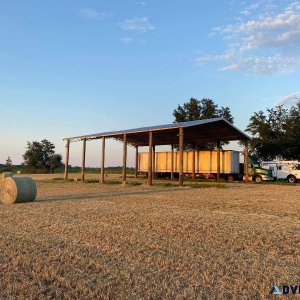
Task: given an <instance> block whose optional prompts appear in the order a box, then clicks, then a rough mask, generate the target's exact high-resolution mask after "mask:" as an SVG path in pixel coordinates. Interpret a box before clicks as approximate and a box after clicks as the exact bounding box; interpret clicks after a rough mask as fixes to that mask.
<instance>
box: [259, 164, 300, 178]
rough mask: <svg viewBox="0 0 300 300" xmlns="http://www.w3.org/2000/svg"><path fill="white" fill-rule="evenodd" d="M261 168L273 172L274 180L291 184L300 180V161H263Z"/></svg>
mask: <svg viewBox="0 0 300 300" xmlns="http://www.w3.org/2000/svg"><path fill="white" fill-rule="evenodd" d="M261 166H262V167H263V168H266V169H269V170H271V171H272V174H273V178H274V179H280V180H287V181H288V182H290V183H296V182H297V180H300V162H299V161H279V160H277V161H263V162H262V163H261Z"/></svg>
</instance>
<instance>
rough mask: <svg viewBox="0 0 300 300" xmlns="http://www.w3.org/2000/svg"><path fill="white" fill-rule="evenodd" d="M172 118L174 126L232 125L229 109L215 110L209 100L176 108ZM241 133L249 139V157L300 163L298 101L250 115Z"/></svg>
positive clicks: (299, 109)
mask: <svg viewBox="0 0 300 300" xmlns="http://www.w3.org/2000/svg"><path fill="white" fill-rule="evenodd" d="M173 116H174V122H175V123H177V122H186V121H194V120H202V119H211V118H218V117H223V118H225V119H226V120H228V121H229V122H230V123H234V117H233V115H232V113H231V110H230V108H229V107H219V106H218V105H217V104H216V103H215V102H214V101H213V100H211V99H202V100H198V99H196V98H191V99H190V100H189V101H187V102H185V103H184V104H183V105H178V107H177V108H176V109H175V110H174V111H173ZM245 131H246V132H248V133H249V134H250V136H251V141H250V145H249V146H250V147H249V148H250V149H249V150H250V154H251V155H254V156H256V157H257V158H258V159H259V160H273V159H276V158H278V159H284V160H300V100H298V101H297V102H296V103H295V105H293V106H291V107H290V108H285V107H284V106H283V105H277V106H275V107H274V108H268V109H267V110H266V112H263V111H258V112H254V113H253V115H252V116H251V117H250V120H249V123H248V125H247V128H246V130H245ZM223 144H224V143H223ZM187 147H188V148H190V147H191V145H188V146H187ZM214 147H215V145H212V144H209V145H202V146H201V149H212V148H214Z"/></svg>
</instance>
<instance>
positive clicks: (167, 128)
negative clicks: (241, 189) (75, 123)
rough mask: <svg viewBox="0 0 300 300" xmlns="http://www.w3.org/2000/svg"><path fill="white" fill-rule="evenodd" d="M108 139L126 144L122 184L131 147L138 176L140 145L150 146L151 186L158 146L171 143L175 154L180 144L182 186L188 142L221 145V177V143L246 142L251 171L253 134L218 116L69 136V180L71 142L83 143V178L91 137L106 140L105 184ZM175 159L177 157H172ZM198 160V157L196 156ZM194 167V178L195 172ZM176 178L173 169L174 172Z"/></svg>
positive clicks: (246, 167) (102, 178)
mask: <svg viewBox="0 0 300 300" xmlns="http://www.w3.org/2000/svg"><path fill="white" fill-rule="evenodd" d="M108 138H113V139H116V140H118V141H120V142H122V143H123V169H122V184H125V183H126V164H127V146H128V145H129V146H133V147H135V148H136V166H135V167H136V176H137V170H138V158H137V157H138V148H139V147H141V146H148V147H149V155H148V185H149V186H151V185H152V182H153V178H154V176H155V174H154V165H155V158H154V155H153V154H155V146H161V145H170V146H171V148H172V153H173V149H174V145H178V146H179V149H178V151H179V185H180V186H183V184H184V182H183V151H184V146H185V145H186V144H189V145H193V151H195V150H194V149H195V148H196V147H197V146H200V145H203V144H206V143H215V144H216V145H217V180H220V143H221V142H227V141H237V140H238V141H243V142H244V144H245V150H244V157H245V171H244V172H245V175H246V180H247V174H248V143H249V140H250V138H249V136H248V135H246V134H245V133H244V132H242V131H241V130H239V129H238V128H237V127H235V126H234V125H232V124H231V123H229V122H228V121H227V120H225V119H224V118H214V119H206V120H196V121H190V122H181V123H173V124H167V125H158V126H150V127H142V128H136V129H129V130H120V131H111V132H102V133H96V134H89V135H83V136H77V137H69V138H65V139H64V141H66V161H65V179H68V165H69V152H70V143H72V142H78V141H82V142H83V153H82V174H81V178H82V181H84V178H85V176H84V175H85V155H86V142H87V141H91V140H98V139H102V155H101V157H102V161H101V177H100V182H101V183H104V182H105V179H104V163H105V140H106V139H108ZM171 160H172V161H173V157H172V158H171ZM193 162H194V163H195V159H193ZM194 173H195V172H194V168H193V177H194V176H195V175H194ZM171 177H172V178H173V172H172V174H171Z"/></svg>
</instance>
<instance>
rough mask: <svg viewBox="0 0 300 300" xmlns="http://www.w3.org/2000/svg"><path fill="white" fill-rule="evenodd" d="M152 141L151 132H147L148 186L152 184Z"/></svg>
mask: <svg viewBox="0 0 300 300" xmlns="http://www.w3.org/2000/svg"><path fill="white" fill-rule="evenodd" d="M152 143H153V132H152V131H150V132H149V153H148V186H151V185H152V146H153V145H152Z"/></svg>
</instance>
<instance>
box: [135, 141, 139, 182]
mask: <svg viewBox="0 0 300 300" xmlns="http://www.w3.org/2000/svg"><path fill="white" fill-rule="evenodd" d="M138 171H139V147H138V146H135V178H138Z"/></svg>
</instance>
